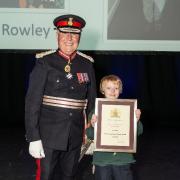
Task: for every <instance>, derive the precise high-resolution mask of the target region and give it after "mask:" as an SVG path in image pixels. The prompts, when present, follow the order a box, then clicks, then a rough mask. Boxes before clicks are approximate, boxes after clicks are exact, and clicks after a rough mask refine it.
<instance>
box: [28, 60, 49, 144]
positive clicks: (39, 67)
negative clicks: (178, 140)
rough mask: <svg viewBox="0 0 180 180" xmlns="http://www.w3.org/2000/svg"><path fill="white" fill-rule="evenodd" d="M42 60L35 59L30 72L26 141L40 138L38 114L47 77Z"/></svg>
mask: <svg viewBox="0 0 180 180" xmlns="http://www.w3.org/2000/svg"><path fill="white" fill-rule="evenodd" d="M46 69H47V68H46V67H45V63H44V62H43V60H42V59H41V60H37V62H36V65H35V67H34V69H33V71H32V73H31V74H30V80H29V88H28V91H27V94H26V100H25V128H26V138H27V141H28V142H31V141H36V140H39V139H40V134H39V116H40V107H41V104H42V98H43V93H44V87H45V83H46V77H47V70H46Z"/></svg>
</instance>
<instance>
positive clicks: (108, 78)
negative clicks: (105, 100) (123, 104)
mask: <svg viewBox="0 0 180 180" xmlns="http://www.w3.org/2000/svg"><path fill="white" fill-rule="evenodd" d="M109 81H111V82H113V83H117V84H118V86H119V90H120V94H121V93H122V89H123V84H122V81H121V79H120V78H119V77H118V76H116V75H113V74H111V75H107V76H104V77H103V78H102V79H101V81H100V88H99V89H100V92H101V93H102V94H104V86H105V84H106V82H109Z"/></svg>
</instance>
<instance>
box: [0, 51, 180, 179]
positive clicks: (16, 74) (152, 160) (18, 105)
mask: <svg viewBox="0 0 180 180" xmlns="http://www.w3.org/2000/svg"><path fill="white" fill-rule="evenodd" d="M36 53H37V51H14V50H13V51H10V50H4V51H3V50H1V51H0V83H1V88H0V94H1V103H0V105H1V107H0V124H1V126H0V141H1V148H0V164H1V167H0V179H2V180H4V179H6V180H20V179H22V180H25V179H26V180H33V179H35V169H34V168H35V166H34V164H33V159H32V158H31V157H30V156H29V155H28V143H27V142H26V141H25V136H24V135H25V130H24V100H25V94H26V90H27V88H28V78H29V73H30V72H31V70H32V68H33V66H34V64H35V61H36V59H35V54H36ZM84 53H86V54H88V55H90V56H92V57H93V58H94V60H95V63H94V67H95V71H96V78H97V87H99V81H100V79H101V78H102V77H103V76H104V75H108V74H116V75H118V76H119V77H120V78H121V79H122V81H123V94H122V95H121V98H137V99H138V107H139V108H140V109H141V111H142V116H141V121H142V123H143V125H144V133H143V135H142V136H141V137H140V138H139V140H138V149H137V153H136V155H135V157H136V159H137V163H136V165H135V167H134V170H135V171H134V172H135V177H136V179H138V180H169V179H172V180H179V179H180V172H179V167H180V155H179V152H180V143H179V137H180V131H179V127H180V94H179V92H180V54H179V53H176V52H108V51H107V52H104V51H96V52H95V51H84ZM34 91H36V89H35V90H34ZM98 95H100V94H99V93H98ZM81 179H86V180H91V179H93V176H92V174H91V158H89V157H85V158H84V159H83V161H82V162H81V163H80V170H79V177H78V179H77V180H81Z"/></svg>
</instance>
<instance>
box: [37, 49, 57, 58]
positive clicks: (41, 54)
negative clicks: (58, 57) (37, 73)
mask: <svg viewBox="0 0 180 180" xmlns="http://www.w3.org/2000/svg"><path fill="white" fill-rule="evenodd" d="M54 52H56V50H49V51H44V52H41V53H37V54H36V58H37V59H38V58H42V57H44V56H47V55H49V54H52V53H54Z"/></svg>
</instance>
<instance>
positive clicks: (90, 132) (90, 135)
mask: <svg viewBox="0 0 180 180" xmlns="http://www.w3.org/2000/svg"><path fill="white" fill-rule="evenodd" d="M93 114H94V109H93V110H92V111H91V112H90V113H89V115H88V122H90V121H91V119H92V115H93ZM86 135H87V138H88V139H91V140H93V139H94V128H93V127H92V126H90V127H88V128H87V129H86Z"/></svg>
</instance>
